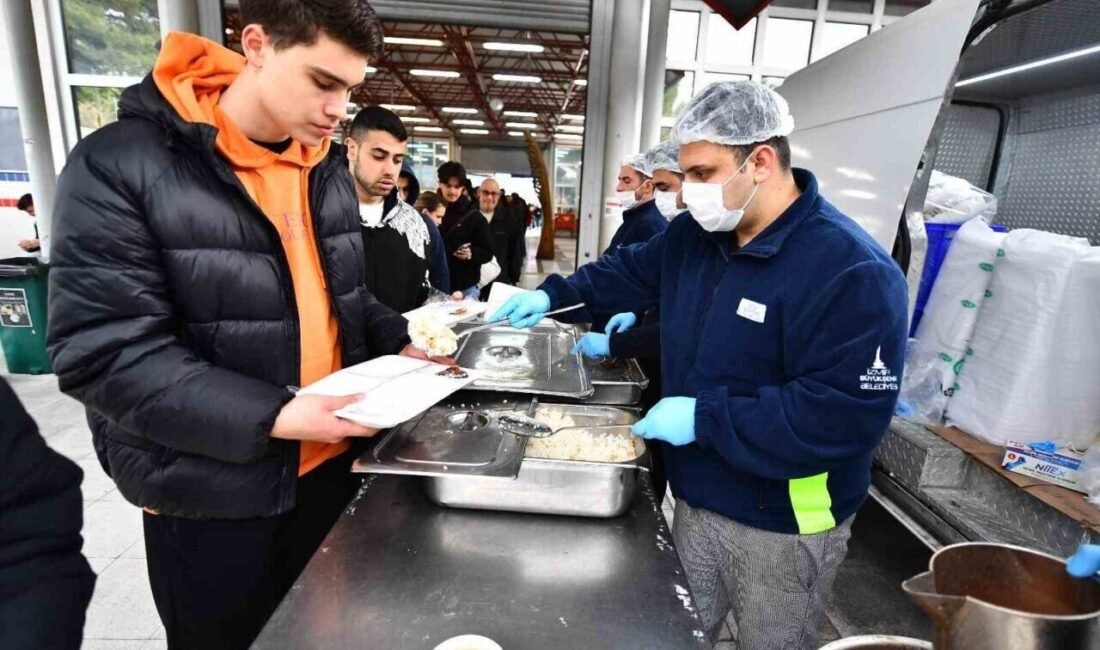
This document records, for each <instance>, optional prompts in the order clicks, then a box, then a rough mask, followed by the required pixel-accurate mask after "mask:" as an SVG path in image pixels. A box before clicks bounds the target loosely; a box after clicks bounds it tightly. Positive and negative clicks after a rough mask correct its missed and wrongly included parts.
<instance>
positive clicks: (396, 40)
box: [382, 36, 443, 47]
mask: <svg viewBox="0 0 1100 650" xmlns="http://www.w3.org/2000/svg"><path fill="white" fill-rule="evenodd" d="M382 40H383V41H385V42H387V43H389V44H390V45H423V46H426V47H443V41H441V40H439V39H438V38H405V37H404V36H387V37H385V38H384V39H382Z"/></svg>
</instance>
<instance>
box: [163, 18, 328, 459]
mask: <svg viewBox="0 0 1100 650" xmlns="http://www.w3.org/2000/svg"><path fill="white" fill-rule="evenodd" d="M242 69H244V57H242V56H241V55H239V54H237V53H236V52H233V51H232V50H229V49H226V48H224V47H222V46H220V45H218V44H216V43H214V42H212V41H208V40H206V39H205V38H201V37H199V36H195V35H194V34H186V33H182V32H172V33H170V34H169V35H168V37H167V38H166V39H165V40H164V44H163V46H162V47H161V51H160V56H159V57H157V63H156V66H154V68H153V81H155V82H156V84H157V88H158V89H159V90H160V93H161V94H162V95H163V96H164V98H165V99H166V100H167V101H168V103H169V104H171V105H172V107H173V108H175V109H176V112H177V113H179V115H180V117H182V118H183V119H185V120H187V121H189V122H202V123H205V124H210V125H213V126H215V127H217V128H218V136H217V139H216V140H215V142H214V144H215V146H216V147H217V150H218V153H220V154H221V155H222V157H223V158H225V159H226V160H227V161H228V162H229V164H230V165H231V166H232V167H233V171H234V172H235V173H236V174H237V178H239V179H240V181H241V184H242V185H244V188H245V189H246V190H247V191H248V194H249V196H251V197H252V200H253V201H255V202H256V205H258V206H260V209H261V210H263V213H264V214H265V215H266V216H267V218H268V219H269V220H270V221H271V223H272V224H273V225H274V226H275V228H276V229H277V230H278V231H279V237H280V238H281V239H282V242H283V250H284V252H285V253H286V258H287V262H289V264H290V275H291V279H292V282H293V285H294V296H295V298H296V300H297V304H298V320H299V322H300V325H301V327H300V329H301V348H302V359H301V369H302V371H301V377H300V381H301V385H302V386H306V385H308V384H311V383H313V382H315V381H317V380H318V379H320V378H322V377H324V376H325V375H328V374H329V373H332V372H334V371H336V370H339V369H340V338H339V330H338V327H337V322H336V315H335V313H334V312H333V309H332V303H331V302H330V300H329V294H328V289H327V287H326V285H325V279H324V273H323V271H322V269H321V258H320V255H319V253H318V251H317V245H316V240H315V238H314V234H313V218H312V216H311V215H310V212H309V170H310V169H311V168H312V167H314V166H315V165H317V164H318V163H320V162H321V161H322V160H324V158H325V155H326V154H327V153H328V149H329V140H328V139H325V141H324V142H323V143H321V144H320V145H319V146H315V147H306V146H304V145H302V144H300V143H298V142H296V141H292V142H291V143H290V146H289V147H287V149H286V151H284V152H283V153H281V154H277V153H275V152H273V151H271V150H269V149H266V148H264V147H262V146H260V145H258V144H256V143H255V142H253V141H251V140H249V139H248V136H246V135H245V134H244V133H243V132H242V131H241V130H240V129H239V128H238V127H237V125H236V124H234V123H233V122H232V121H230V119H229V118H228V117H226V115H225V114H224V113H223V112H222V111H221V109H219V108H218V100H219V99H220V98H221V94H222V91H224V90H225V89H226V88H227V87H228V86H229V84H231V83H233V80H234V79H236V78H237V75H238V74H239V73H240V72H241V70H242ZM301 444H302V449H301V462H300V464H299V466H298V475H299V476H301V475H303V474H305V473H306V472H309V471H310V470H312V469H313V468H315V467H317V466H318V465H320V464H321V463H323V462H325V461H326V460H328V459H330V458H333V457H335V456H338V455H339V454H341V453H343V451H344V450H346V449H347V448H348V447H349V446H350V443H349V442H348V441H346V440H345V441H343V442H339V443H336V444H331V445H330V444H325V443H319V442H302V443H301Z"/></svg>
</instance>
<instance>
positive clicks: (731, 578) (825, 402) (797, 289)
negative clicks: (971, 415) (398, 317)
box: [493, 81, 907, 650]
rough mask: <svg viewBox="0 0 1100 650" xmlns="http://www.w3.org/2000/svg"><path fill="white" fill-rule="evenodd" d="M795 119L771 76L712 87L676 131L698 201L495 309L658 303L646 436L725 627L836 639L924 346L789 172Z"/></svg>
mask: <svg viewBox="0 0 1100 650" xmlns="http://www.w3.org/2000/svg"><path fill="white" fill-rule="evenodd" d="M793 127H794V121H793V119H792V117H791V115H790V113H789V109H788V106H787V103H786V101H785V100H783V98H782V97H780V96H779V95H778V94H777V93H776V92H775V91H773V90H771V89H769V88H767V87H765V86H763V85H761V84H757V83H753V82H748V81H730V82H721V83H716V84H712V85H710V86H708V87H707V88H705V89H704V90H703V91H702V92H701V93H700V94H699V95H698V96H696V97H695V98H694V99H693V100H692V102H691V104H690V105H689V106H688V107H687V109H686V110H685V111H684V112H683V114H682V115H681V116H680V117H679V118H678V120H677V122H676V126H675V129H674V139H675V140H676V141H677V142H678V143H679V144H680V151H679V163H680V167H681V168H682V169H683V172H684V185H683V188H682V190H681V198H682V202H683V203H684V204H686V206H687V208H688V212H686V213H684V214H682V215H680V216H678V217H676V218H675V219H674V220H673V221H672V223H671V224H670V225H669V227H668V229H667V230H665V231H664V232H663V233H661V234H659V235H656V236H655V237H653V239H651V240H650V241H648V242H647V243H645V244H641V245H638V246H629V247H625V248H620V249H619V250H617V251H615V252H613V253H610V254H608V255H605V256H603V257H602V258H601V259H599V260H597V261H595V262H592V263H590V264H586V265H584V266H582V267H581V268H580V269H578V271H577V272H576V273H575V274H573V275H572V276H570V277H569V278H562V277H559V276H551V277H550V278H548V279H547V280H546V282H544V283H543V284H542V286H541V287H540V290H538V291H534V292H531V293H529V294H524V295H521V296H515V297H514V298H513V299H511V300H510V301H509V302H507V303H505V304H504V305H503V306H502V307H501V309H500V310H498V312H497V314H495V315H494V316H493V318H500V317H504V316H507V317H509V318H510V320H511V322H512V323H513V324H514V325H515V326H517V327H527V326H530V325H532V324H534V323H536V322H538V320H540V319H541V317H542V315H543V314H544V313H545V312H546V311H548V310H550V309H551V308H552V307H556V306H561V305H570V304H574V303H577V302H581V301H584V302H585V303H587V304H588V305H589V306H590V307H592V308H594V309H604V310H608V311H616V312H618V311H626V310H637V309H648V308H651V307H654V306H657V305H660V309H661V343H660V345H661V367H662V372H663V387H662V393H663V398H662V399H661V401H660V402H658V403H657V405H656V406H654V407H653V408H652V409H650V411H649V413H648V414H647V415H646V417H645V418H644V419H642V420H641V421H640V422H638V424H637V425H636V426H635V428H634V432H635V433H636V435H639V436H642V437H644V438H647V439H657V440H661V441H662V452H663V455H664V459H665V469H666V471H667V473H668V478H669V484H670V486H671V488H672V491H673V494H674V495H675V496H676V516H675V520H674V530H673V536H674V539H675V541H676V546H677V550H678V551H679V554H680V558H681V560H682V561H683V563H684V568H685V570H686V573H687V578H688V582H689V583H690V585H691V588H692V592H693V595H694V596H695V599H696V605H697V607H698V611H699V615H700V617H701V618H702V621H703V624H704V625H705V626H706V628H707V632H708V633H709V634H710V635H711V639H712V640H714V639H716V638H717V632H718V630H719V629H720V627H721V625H722V621H723V620H724V618H725V617H726V615H727V612H729V611H730V610H731V609H732V613H733V616H734V618H735V619H736V622H737V637H738V639H737V640H738V647H740V648H743V649H751V650H756V649H761V648H776V649H779V648H783V649H790V648H806V649H809V648H816V647H818V644H817V630H818V626H819V624H820V623H821V621H822V617H823V615H824V603H825V602H826V601H827V599H828V596H829V593H830V591H831V589H832V583H833V580H834V578H835V576H836V572H837V567H838V566H839V565H840V562H841V560H842V559H843V558H844V555H845V553H846V552H847V544H848V538H849V535H850V527H851V520H852V516H853V515H854V514H855V512H856V511H857V510H858V509H859V507H860V505H861V504H862V503H863V501H864V500H865V499H866V497H867V490H868V486H869V483H870V473H871V455H872V451H873V449H874V448H875V446H876V445H877V443H878V441H879V440H880V439H881V437H882V435H883V433H884V432H885V431H886V427H887V425H888V424H889V422H890V417H891V415H892V413H893V410H894V406H895V403H896V402H897V396H898V385H899V383H900V377H901V374H902V358H903V353H904V349H905V342H906V326H907V309H906V285H905V278H904V276H903V275H902V273H901V271H900V269H899V268H898V267H897V265H896V264H895V263H894V261H893V260H892V259H891V258H890V256H889V255H888V254H887V253H886V251H884V250H882V248H881V247H880V246H879V245H878V244H877V243H876V242H875V241H874V239H872V238H871V236H870V235H869V234H868V233H867V232H865V231H864V230H863V229H862V228H861V227H860V226H858V225H857V224H856V223H855V222H853V221H852V220H851V219H849V218H848V217H846V216H844V215H843V214H841V213H840V211H839V210H837V208H836V207H834V206H833V205H832V204H830V203H829V202H828V201H827V200H826V199H825V198H824V197H823V196H822V195H821V194H820V193H819V191H818V185H817V181H816V179H815V178H814V175H813V174H812V173H811V172H809V171H807V170H804V169H791V167H790V147H789V144H788V141H787V138H786V136H787V135H788V134H790V133H791V131H792V130H793Z"/></svg>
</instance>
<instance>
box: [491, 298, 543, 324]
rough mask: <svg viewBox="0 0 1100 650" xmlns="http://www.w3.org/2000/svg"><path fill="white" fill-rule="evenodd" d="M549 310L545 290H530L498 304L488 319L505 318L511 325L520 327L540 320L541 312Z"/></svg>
mask: <svg viewBox="0 0 1100 650" xmlns="http://www.w3.org/2000/svg"><path fill="white" fill-rule="evenodd" d="M548 311H550V296H549V294H547V293H546V292H545V291H532V292H530V293H521V294H517V295H514V296H512V297H511V298H509V299H508V301H507V302H505V303H504V304H503V305H501V306H500V309H498V310H497V311H496V313H495V314H493V315H492V316H490V317H489V320H502V319H504V318H507V319H508V320H509V321H511V323H512V327H518V328H520V329H522V328H524V327H533V326H534V325H537V324H538V322H539V321H540V320H542V316H543V314H545V313H546V312H548Z"/></svg>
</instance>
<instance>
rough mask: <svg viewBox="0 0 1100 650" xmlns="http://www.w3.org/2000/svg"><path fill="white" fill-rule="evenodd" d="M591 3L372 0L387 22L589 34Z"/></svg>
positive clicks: (578, 0)
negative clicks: (398, 21)
mask: <svg viewBox="0 0 1100 650" xmlns="http://www.w3.org/2000/svg"><path fill="white" fill-rule="evenodd" d="M591 4H592V3H591V0H553V1H544V2H532V0H463V1H462V2H455V1H454V0H371V6H372V7H374V10H375V11H376V12H377V13H378V15H379V17H381V18H382V19H383V20H400V21H408V22H427V23H441V24H448V25H474V26H479V27H500V28H504V29H526V30H531V31H545V32H567V33H573V34H587V33H588V29H589V25H588V24H589V16H590V14H591Z"/></svg>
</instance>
